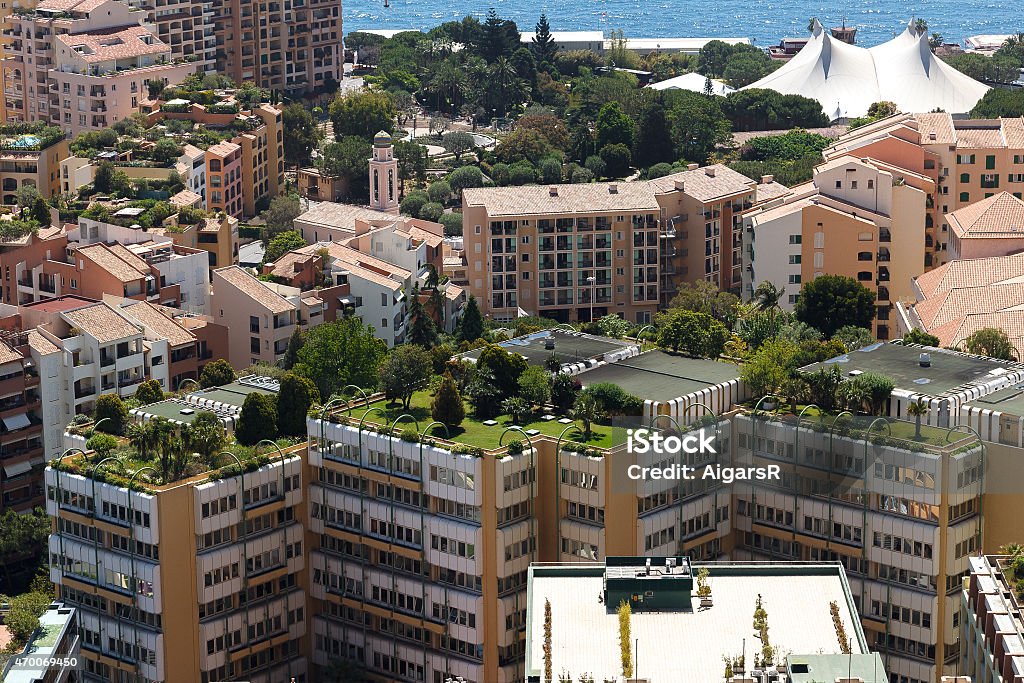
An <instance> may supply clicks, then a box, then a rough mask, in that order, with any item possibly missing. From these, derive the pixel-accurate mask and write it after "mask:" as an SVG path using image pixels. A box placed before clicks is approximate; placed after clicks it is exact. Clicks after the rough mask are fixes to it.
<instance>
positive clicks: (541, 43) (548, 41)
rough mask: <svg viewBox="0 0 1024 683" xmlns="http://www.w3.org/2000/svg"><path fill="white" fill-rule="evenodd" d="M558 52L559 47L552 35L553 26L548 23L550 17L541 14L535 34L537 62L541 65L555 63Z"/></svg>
mask: <svg viewBox="0 0 1024 683" xmlns="http://www.w3.org/2000/svg"><path fill="white" fill-rule="evenodd" d="M557 52H558V45H557V44H556V43H555V39H554V37H552V35H551V25H550V24H549V23H548V16H547V15H546V14H544V13H543V12H541V15H540V19H539V20H538V21H537V26H536V27H535V28H534V33H533V53H534V54H535V55H537V62H538V63H540V64H544V63H549V64H551V63H554V61H555V54H556V53H557Z"/></svg>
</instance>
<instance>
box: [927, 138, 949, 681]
mask: <svg viewBox="0 0 1024 683" xmlns="http://www.w3.org/2000/svg"><path fill="white" fill-rule="evenodd" d="M937 137H938V136H936V135H935V133H928V139H929V140H935V139H937ZM943 678H949V677H948V676H943Z"/></svg>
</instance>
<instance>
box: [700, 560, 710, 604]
mask: <svg viewBox="0 0 1024 683" xmlns="http://www.w3.org/2000/svg"><path fill="white" fill-rule="evenodd" d="M710 575H711V572H710V571H708V568H707V567H701V568H700V569H698V570H697V597H699V598H700V606H701V609H704V608H707V607H711V604H712V603H711V584H710V583H708V577H709V576H710Z"/></svg>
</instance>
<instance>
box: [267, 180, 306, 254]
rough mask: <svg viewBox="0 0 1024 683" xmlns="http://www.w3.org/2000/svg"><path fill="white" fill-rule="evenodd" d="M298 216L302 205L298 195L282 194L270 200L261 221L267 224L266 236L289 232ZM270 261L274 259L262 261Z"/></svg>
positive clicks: (300, 213)
mask: <svg viewBox="0 0 1024 683" xmlns="http://www.w3.org/2000/svg"><path fill="white" fill-rule="evenodd" d="M300 215H302V205H301V204H300V203H299V197H298V195H285V194H282V195H278V196H276V197H274V198H273V199H271V200H270V206H268V207H267V210H266V211H264V212H263V220H264V221H266V224H267V235H269V236H271V237H272V236H274V235H277V234H279V233H283V232H286V231H288V230H291V229H292V228H293V227H294V225H295V219H296V218H298V217H299V216H300ZM282 253H283V252H282ZM275 258H276V257H275ZM272 260H274V259H266V258H265V259H264V261H265V262H267V263H269V262H270V261H272Z"/></svg>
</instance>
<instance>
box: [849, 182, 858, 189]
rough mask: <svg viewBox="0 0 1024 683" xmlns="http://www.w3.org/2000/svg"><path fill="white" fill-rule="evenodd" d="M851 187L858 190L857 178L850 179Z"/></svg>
mask: <svg viewBox="0 0 1024 683" xmlns="http://www.w3.org/2000/svg"><path fill="white" fill-rule="evenodd" d="M850 189H851V190H856V189H857V181H856V180H851V181H850Z"/></svg>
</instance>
